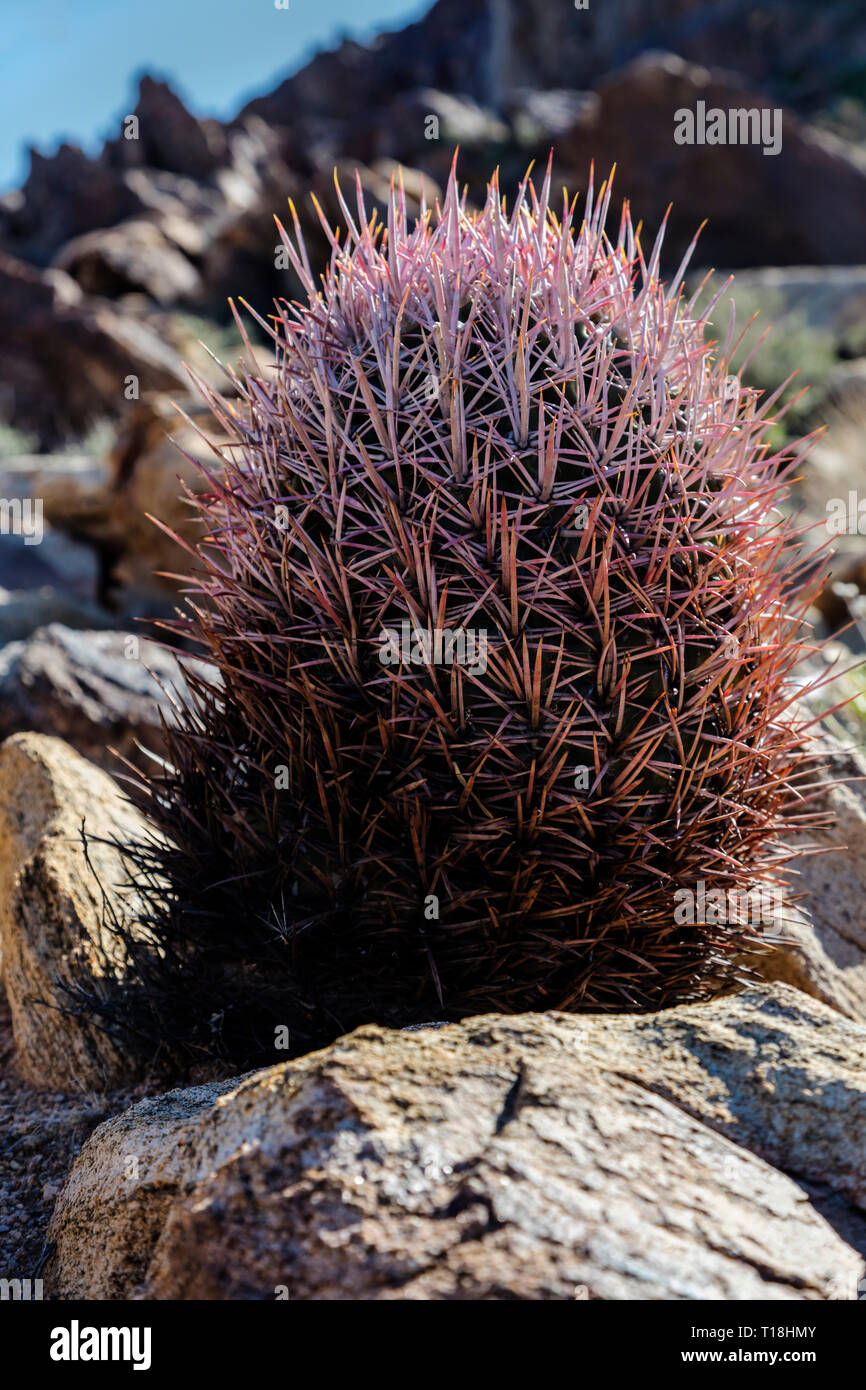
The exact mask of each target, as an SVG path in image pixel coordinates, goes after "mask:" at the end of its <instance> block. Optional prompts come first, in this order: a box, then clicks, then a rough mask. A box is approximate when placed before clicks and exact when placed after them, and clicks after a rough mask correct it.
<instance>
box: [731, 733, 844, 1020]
mask: <svg viewBox="0 0 866 1390" xmlns="http://www.w3.org/2000/svg"><path fill="white" fill-rule="evenodd" d="M820 742H821V746H822V749H823V750H824V751H825V754H826V768H825V772H824V773H823V778H824V790H823V792H822V794H821V797H820V801H819V802H818V803H816V809H819V810H822V811H826V812H828V813H829V814H830V815H831V816H832V817H833V824H832V825H829V826H827V827H826V828H824V829H819V830H816V831H813V832H812V833H811V834H810V835H809V837H808V839H809V844H810V845H812V846H814V848H815V849H816V850H817V851H818V853H816V854H808V855H803V856H801V857H800V858H799V859H797V860H796V861H795V862H794V863H792V865H791V867H792V868H793V869H794V870H795V871H796V873H797V878H796V880H795V882H794V886H795V888H796V892H797V894H798V895H799V894H801V893H802V895H803V899H802V902H801V903H800V904H799V912H798V913H796V914H795V915H794V917H793V920H791V921H790V922H788V923H786V927H785V934H786V936H787V937H788V941H787V943H786V944H785V945H784V946H783V947H781V948H780V949H778V950H776V951H774V952H773V954H772V955H770V956H759V957H755V958H753V959H752V960H751V962H750V963H751V964H753V965H755V967H756V968H757V969H758V970H759V971H760V972H761V974H762V975H763V976H764V978H765V979H770V980H783V981H785V982H786V983H788V984H792V985H796V987H797V988H798V989H802V990H805V991H806V992H807V993H808V994H811V995H814V997H815V998H816V999H822V1000H823V1001H824V1002H825V1003H827V1004H831V1005H832V1006H833V1007H834V1008H835V1009H838V1010H839V1011H840V1012H841V1013H843V1014H845V1015H847V1017H848V1018H852V1019H857V1020H859V1021H860V1022H861V1023H866V907H864V904H866V781H864V780H863V779H864V778H866V757H864V756H863V754H862V753H860V752H859V751H857V750H854V749H847V748H845V747H844V745H843V744H841V743H840V742H839V741H838V740H837V739H834V738H832V737H831V736H830V735H829V734H822V735H821V739H820ZM852 779H855V780H852Z"/></svg>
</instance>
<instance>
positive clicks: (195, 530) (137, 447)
mask: <svg viewBox="0 0 866 1390" xmlns="http://www.w3.org/2000/svg"><path fill="white" fill-rule="evenodd" d="M181 403H182V405H183V408H184V410H186V411H187V413H188V414H189V416H190V419H191V420H192V421H193V422H194V425H198V426H199V427H200V428H201V429H202V431H203V432H204V434H205V435H206V437H208V438H210V437H212V435H213V432H214V429H215V426H214V421H213V416H212V415H211V414H210V412H209V410H208V409H207V407H206V406H205V405H204V404H203V403H202V402H201V401H200V400H199V401H187V400H183V401H182V402H180V401H178V402H177V404H181ZM194 425H189V424H187V422H186V421H185V420H184V418H183V416H182V415H181V414H180V412H179V410H178V409H177V405H176V403H175V399H169V397H167V396H164V395H160V394H158V393H156V394H154V395H153V396H151V397H148V398H146V399H144V400H142V401H141V402H140V403H139V404H138V405H137V407H136V408H135V409H134V410H131V411H130V412H129V414H128V415H127V417H126V420H125V421H124V424H123V426H122V428H121V429H120V430H119V431H118V436H117V442H116V444H115V446H114V448H113V449H112V451H111V453H110V455H109V459H108V467H109V471H110V474H111V494H110V529H111V534H112V535H113V537H114V540H115V549H116V559H115V563H114V567H113V572H112V584H113V585H114V586H115V588H117V589H118V590H119V591H120V592H119V594H118V595H117V602H118V603H119V604H120V605H121V607H122V608H123V610H124V611H127V612H130V611H131V612H134V611H136V606H137V605H138V604H140V603H142V602H143V603H148V604H149V603H150V595H152V594H154V592H161V593H162V594H163V595H168V594H172V595H173V594H176V593H177V584H176V582H175V581H174V580H172V579H167V578H166V577H165V575H164V574H161V573H159V572H160V571H164V572H166V573H168V574H177V573H186V568H187V564H188V557H187V554H186V552H185V551H183V550H182V549H181V547H180V546H179V545H178V544H177V542H175V541H173V540H172V539H171V538H170V537H169V536H167V535H166V534H165V532H164V531H161V530H160V529H159V527H158V526H156V525H154V522H153V521H152V520H151V517H154V518H156V519H157V520H158V521H160V522H162V523H163V525H165V526H167V527H169V528H170V529H171V530H172V531H174V532H176V533H177V534H178V535H179V536H182V537H184V539H186V540H187V541H191V540H192V539H193V538H195V537H197V536H199V535H200V534H201V525H200V523H199V521H198V519H197V517H196V516H195V514H194V512H193V510H192V508H191V507H190V504H189V502H188V501H187V500H186V495H185V493H184V488H188V489H189V491H190V492H192V493H197V492H201V491H203V490H204V489H205V488H206V487H207V482H206V479H205V478H204V476H203V475H202V473H201V471H200V468H199V467H197V466H196V463H200V464H202V465H204V466H205V467H207V468H211V469H213V468H216V469H219V466H220V465H219V459H218V458H217V456H216V454H215V452H214V450H213V449H211V448H209V447H208V445H207V443H206V442H205V440H204V439H203V438H202V437H201V435H200V434H198V433H197V431H196V429H195V427H194Z"/></svg>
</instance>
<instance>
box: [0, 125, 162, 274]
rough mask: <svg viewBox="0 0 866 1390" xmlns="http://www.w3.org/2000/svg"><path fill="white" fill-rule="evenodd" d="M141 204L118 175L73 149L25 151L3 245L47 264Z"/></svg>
mask: <svg viewBox="0 0 866 1390" xmlns="http://www.w3.org/2000/svg"><path fill="white" fill-rule="evenodd" d="M139 208H140V202H139V200H138V198H137V197H136V194H135V192H134V190H133V189H132V188H130V187H129V185H128V184H126V183H125V181H124V180H123V178H122V176H121V174H120V172H119V171H118V170H116V169H112V168H111V166H110V164H109V162H108V161H107V160H106V159H105V158H104V157H103V158H100V159H91V158H90V156H89V155H86V154H85V153H84V151H83V150H81V149H80V148H79V147H78V146H77V145H70V144H66V143H64V144H62V145H61V146H60V148H59V149H58V150H57V152H56V154H52V155H43V154H40V153H39V151H38V150H33V149H32V150H31V151H30V172H29V174H28V176H27V180H26V182H25V184H24V186H23V188H22V189H21V193H20V197H19V199H18V201H17V204H16V206H15V208H14V209H13V210H12V211H11V212H9V213H7V215H6V217H5V219H4V222H5V226H4V228H3V235H2V238H0V239H2V246H3V249H4V250H5V251H8V252H10V253H11V254H12V255H13V256H15V257H20V258H21V259H23V260H27V261H32V262H33V263H34V264H35V265H38V266H47V265H49V264H50V262H51V260H52V259H53V257H54V256H55V255H56V254H57V252H58V251H59V249H60V247H61V246H63V245H64V244H65V243H66V242H68V241H71V240H72V238H73V237H77V236H81V235H82V233H84V232H90V231H93V229H94V228H96V227H110V226H111V225H112V224H113V223H115V222H121V221H122V220H123V219H124V218H126V217H134V216H135V214H136V213H137V212H138V211H139Z"/></svg>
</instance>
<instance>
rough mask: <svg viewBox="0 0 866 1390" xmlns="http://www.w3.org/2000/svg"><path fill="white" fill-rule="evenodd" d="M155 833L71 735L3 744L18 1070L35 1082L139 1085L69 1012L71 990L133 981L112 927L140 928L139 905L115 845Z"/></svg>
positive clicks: (124, 1062) (10, 983)
mask: <svg viewBox="0 0 866 1390" xmlns="http://www.w3.org/2000/svg"><path fill="white" fill-rule="evenodd" d="M82 826H83V827H84V829H85V831H86V834H87V841H88V844H87V855H85V850H84V847H83V844H82V840H81V831H82ZM148 834H149V831H148V827H147V824H146V822H145V821H144V820H143V818H142V817H141V816H140V815H139V814H138V812H137V811H135V809H134V808H133V807H132V805H131V804H130V802H129V801H128V800H127V799H126V798H125V797H124V796H122V795H121V793H120V792H119V790H118V788H117V786H116V784H115V783H114V782H113V781H112V780H111V778H110V777H108V776H107V774H106V773H104V772H101V771H100V770H99V768H97V767H94V765H93V764H92V763H89V762H87V761H86V760H85V759H84V758H82V757H79V755H78V754H77V753H75V752H74V751H73V750H72V749H71V748H69V747H68V746H67V744H65V743H63V742H62V741H61V740H60V739H57V738H48V737H46V736H44V735H42V734H32V733H26V734H15V735H14V736H13V737H12V738H9V739H7V740H6V742H5V743H4V744H3V745H2V747H0V957H2V972H3V983H4V984H5V987H6V992H7V994H8V997H9V1005H10V1009H11V1013H12V1027H13V1032H14V1037H15V1049H16V1066H17V1068H18V1071H19V1072H20V1074H21V1075H22V1076H23V1077H24V1079H25V1080H27V1081H29V1082H30V1083H31V1084H32V1085H33V1086H37V1087H44V1088H46V1089H48V1090H55V1091H63V1090H71V1091H79V1090H80V1091H86V1090H105V1089H109V1088H111V1087H114V1086H119V1085H122V1084H124V1083H125V1082H126V1081H128V1080H129V1079H130V1078H131V1062H130V1059H129V1057H128V1056H127V1055H126V1054H124V1053H123V1052H122V1051H121V1050H119V1049H118V1048H116V1047H115V1046H114V1045H113V1044H112V1043H111V1042H109V1040H108V1039H107V1037H105V1036H104V1035H103V1034H102V1033H101V1032H99V1031H98V1030H97V1029H95V1028H93V1027H92V1026H91V1025H90V1024H89V1022H88V1021H87V1019H86V1018H77V1017H72V1016H70V1015H69V1014H67V1013H65V1012H63V1008H64V1006H65V1005H68V1004H69V1002H70V1001H69V996H68V995H67V994H66V993H65V992H64V989H63V985H64V983H74V984H76V985H84V986H87V987H90V988H92V989H94V990H98V989H99V987H100V981H101V980H103V979H104V978H105V973H106V971H107V970H111V971H113V972H117V973H118V974H122V972H123V969H124V963H125V962H124V956H123V952H122V949H121V947H120V944H119V941H118V939H117V937H116V935H115V934H114V933H112V932H111V931H110V930H109V929H108V921H109V919H110V917H111V915H112V914H113V915H114V916H116V917H117V918H121V919H124V920H130V921H134V920H135V918H136V910H137V908H138V907H139V904H138V903H137V901H136V897H135V894H134V893H133V892H131V891H129V890H128V889H124V887H123V885H124V884H125V883H127V881H128V875H127V872H126V869H125V865H124V862H123V858H122V856H121V854H120V852H119V850H117V849H116V848H115V847H114V846H113V844H107V843H104V841H105V840H108V839H112V838H113V837H114V836H119V837H121V838H123V839H124V840H126V839H129V840H136V839H137V840H139V841H141V840H144V839H145V838H147V836H148ZM88 858H89V860H90V863H88Z"/></svg>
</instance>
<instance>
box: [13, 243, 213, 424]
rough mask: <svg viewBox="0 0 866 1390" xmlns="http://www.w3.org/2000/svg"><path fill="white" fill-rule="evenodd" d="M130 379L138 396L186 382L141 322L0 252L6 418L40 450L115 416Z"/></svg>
mask: <svg viewBox="0 0 866 1390" xmlns="http://www.w3.org/2000/svg"><path fill="white" fill-rule="evenodd" d="M131 377H134V378H135V379H136V383H137V384H136V387H135V389H136V390H137V391H138V393H139V395H141V394H142V393H143V392H145V391H148V390H160V389H162V390H167V389H170V388H173V387H175V386H176V385H177V383H178V382H184V384H185V383H186V377H185V375H184V372H183V368H182V365H181V362H180V358H179V357H177V355H176V354H175V353H174V352H173V351H172V350H171V349H170V348H168V347H166V345H165V344H164V343H163V342H161V341H160V339H159V338H158V337H157V336H156V335H155V334H154V333H152V332H151V331H150V330H149V329H148V328H147V326H146V325H145V324H143V323H139V322H137V321H136V320H135V319H134V318H132V317H131V316H129V315H123V314H121V313H120V312H119V311H117V310H116V309H114V308H113V307H112V306H111V305H110V304H109V303H108V302H107V301H104V300H100V299H97V298H88V297H87V296H85V295H83V294H82V292H81V288H80V286H79V285H77V284H76V283H75V281H74V280H73V279H72V278H71V276H68V275H66V274H65V273H64V272H63V271H61V270H49V271H44V272H40V271H38V270H35V269H34V268H33V267H32V266H28V265H25V264H24V263H23V262H21V261H16V260H14V259H13V258H12V257H11V256H7V255H4V254H3V253H2V252H0V380H2V381H3V383H4V389H5V393H6V397H7V400H8V401H9V402H10V405H9V407H8V409H7V419H8V421H9V423H11V424H13V425H14V426H15V427H16V428H17V429H21V430H25V431H32V432H34V433H35V434H36V435H37V436H38V439H39V441H40V444H41V445H42V447H43V448H45V447H47V448H49V449H50V448H51V447H52V446H53V445H55V444H56V443H57V442H58V441H59V440H62V439H64V438H66V437H68V436H78V437H81V436H83V435H84V434H86V433H87V430H88V428H89V427H90V425H91V424H93V423H94V421H97V420H100V419H103V418H117V417H118V416H119V415H121V414H122V413H123V410H124V407H125V406H126V405H127V403H128V402H127V396H126V394H125V392H126V389H127V385H128V383H129V380H130V378H131Z"/></svg>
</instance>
